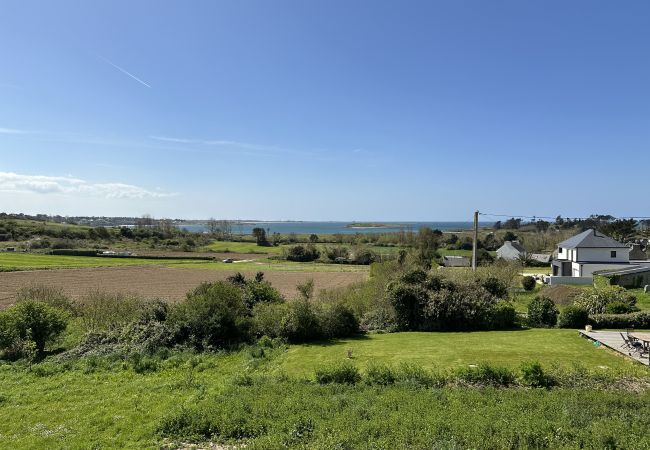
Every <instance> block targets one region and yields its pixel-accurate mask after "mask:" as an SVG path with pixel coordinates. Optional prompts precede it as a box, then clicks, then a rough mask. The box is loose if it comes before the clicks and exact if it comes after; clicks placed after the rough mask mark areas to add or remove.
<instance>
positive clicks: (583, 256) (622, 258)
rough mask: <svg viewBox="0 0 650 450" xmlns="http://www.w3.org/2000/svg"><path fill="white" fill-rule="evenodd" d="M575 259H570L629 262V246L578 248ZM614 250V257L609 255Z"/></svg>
mask: <svg viewBox="0 0 650 450" xmlns="http://www.w3.org/2000/svg"><path fill="white" fill-rule="evenodd" d="M577 250H578V252H577V253H578V255H577V258H576V259H573V260H572V261H585V262H589V261H593V262H612V263H627V262H630V249H629V248H579V249H577ZM612 251H615V252H616V258H612V257H611V254H610V253H611V252H612Z"/></svg>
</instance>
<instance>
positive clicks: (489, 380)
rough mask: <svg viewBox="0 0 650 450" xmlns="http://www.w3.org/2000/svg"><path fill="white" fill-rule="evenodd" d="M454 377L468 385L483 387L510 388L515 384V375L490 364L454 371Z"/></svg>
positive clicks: (503, 368)
mask: <svg viewBox="0 0 650 450" xmlns="http://www.w3.org/2000/svg"><path fill="white" fill-rule="evenodd" d="M455 375H456V377H457V378H458V379H459V380H461V381H464V382H466V383H470V384H479V385H485V386H499V387H501V386H511V385H513V384H514V383H515V380H516V377H515V374H514V373H513V372H512V371H511V370H510V369H508V368H506V367H499V366H493V365H492V364H487V363H483V364H479V365H478V366H476V367H463V368H460V369H458V370H456V373H455Z"/></svg>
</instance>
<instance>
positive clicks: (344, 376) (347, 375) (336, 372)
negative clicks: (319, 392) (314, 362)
mask: <svg viewBox="0 0 650 450" xmlns="http://www.w3.org/2000/svg"><path fill="white" fill-rule="evenodd" d="M359 381H361V374H360V373H359V369H357V368H356V367H355V366H353V365H352V364H350V363H348V362H344V363H342V364H336V365H332V366H327V367H321V368H319V369H317V370H316V382H318V384H331V383H336V384H357V383H358V382H359Z"/></svg>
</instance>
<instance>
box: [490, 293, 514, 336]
mask: <svg viewBox="0 0 650 450" xmlns="http://www.w3.org/2000/svg"><path fill="white" fill-rule="evenodd" d="M516 323H517V311H515V307H514V306H513V305H512V303H510V302H508V301H505V300H502V301H499V302H497V303H496V304H495V305H494V306H493V307H492V309H491V311H490V313H489V319H488V325H487V328H489V329H491V330H507V329H510V328H515V326H516Z"/></svg>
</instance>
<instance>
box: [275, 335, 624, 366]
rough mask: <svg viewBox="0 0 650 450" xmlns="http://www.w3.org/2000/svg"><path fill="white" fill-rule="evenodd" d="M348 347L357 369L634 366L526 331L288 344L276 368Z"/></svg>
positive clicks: (562, 338)
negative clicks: (532, 364) (385, 366)
mask: <svg viewBox="0 0 650 450" xmlns="http://www.w3.org/2000/svg"><path fill="white" fill-rule="evenodd" d="M347 349H352V352H353V362H354V363H355V364H356V365H358V366H359V367H365V366H366V365H367V364H368V363H370V362H383V363H389V364H397V363H400V362H403V361H406V362H413V363H417V364H420V365H422V366H424V367H428V368H437V369H442V368H448V367H460V366H466V365H469V364H478V363H481V362H486V361H489V362H491V363H494V364H497V365H502V366H507V367H517V366H519V365H520V364H521V363H522V362H523V361H528V360H533V359H534V360H538V361H539V362H540V363H541V364H542V365H547V366H549V365H561V366H571V365H573V364H574V363H576V362H579V363H582V364H584V365H585V366H587V367H600V366H603V367H607V368H609V369H612V370H620V369H621V368H633V366H636V363H634V362H632V361H631V360H628V359H625V358H623V357H620V356H618V355H615V354H613V353H612V352H610V351H608V350H605V349H604V348H596V347H594V346H593V344H592V343H590V342H589V341H587V340H586V339H583V338H582V337H580V336H579V335H578V332H577V331H575V330H550V329H549V330H545V329H531V330H521V331H484V332H471V333H417V332H409V333H394V334H370V335H367V336H364V337H361V338H357V339H348V340H341V341H337V342H335V343H323V344H306V345H301V346H292V347H291V348H290V349H289V351H288V352H287V353H286V354H285V355H284V356H283V357H282V358H281V359H280V360H279V361H280V368H281V369H282V370H285V371H286V372H287V373H289V374H293V375H300V376H307V375H310V374H312V373H313V372H314V369H315V368H316V367H319V366H322V365H326V364H329V363H334V362H341V361H344V360H346V359H347ZM603 370H607V369H603Z"/></svg>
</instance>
